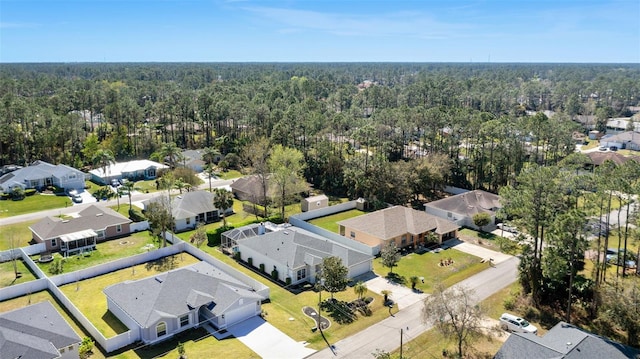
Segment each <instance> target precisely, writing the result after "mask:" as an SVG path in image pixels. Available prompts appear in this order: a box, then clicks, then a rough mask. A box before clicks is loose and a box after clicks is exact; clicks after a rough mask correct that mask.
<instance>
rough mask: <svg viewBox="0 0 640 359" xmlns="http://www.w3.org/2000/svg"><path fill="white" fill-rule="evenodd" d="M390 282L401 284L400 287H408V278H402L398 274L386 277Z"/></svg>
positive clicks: (390, 274) (388, 274)
mask: <svg viewBox="0 0 640 359" xmlns="http://www.w3.org/2000/svg"><path fill="white" fill-rule="evenodd" d="M385 278H386V279H387V280H388V281H389V282H392V283H395V284H400V285H406V284H407V278H405V277H403V276H401V275H400V274H398V273H391V272H390V273H387V276H386V277H385Z"/></svg>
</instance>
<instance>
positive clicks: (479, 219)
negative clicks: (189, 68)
mask: <svg viewBox="0 0 640 359" xmlns="http://www.w3.org/2000/svg"><path fill="white" fill-rule="evenodd" d="M489 223H491V215H490V214H489V213H487V212H479V213H476V214H474V215H473V224H475V225H476V226H478V228H480V230H481V231H483V232H484V229H483V228H482V227H484V226H486V225H488V224H489Z"/></svg>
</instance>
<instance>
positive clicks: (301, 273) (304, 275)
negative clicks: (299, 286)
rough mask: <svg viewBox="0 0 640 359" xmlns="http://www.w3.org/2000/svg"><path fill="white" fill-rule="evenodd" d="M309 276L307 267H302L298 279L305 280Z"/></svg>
mask: <svg viewBox="0 0 640 359" xmlns="http://www.w3.org/2000/svg"><path fill="white" fill-rule="evenodd" d="M306 277H307V269H306V268H302V269H299V270H298V272H297V278H298V279H297V280H303V279H305V278H306Z"/></svg>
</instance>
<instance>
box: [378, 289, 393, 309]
mask: <svg viewBox="0 0 640 359" xmlns="http://www.w3.org/2000/svg"><path fill="white" fill-rule="evenodd" d="M380 294H382V295H383V296H384V304H385V305H386V304H387V302H389V296H390V295H391V291H390V290H388V289H384V290H382V291H381V292H380Z"/></svg>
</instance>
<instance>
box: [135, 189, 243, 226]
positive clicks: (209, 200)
mask: <svg viewBox="0 0 640 359" xmlns="http://www.w3.org/2000/svg"><path fill="white" fill-rule="evenodd" d="M165 198H166V196H165ZM213 198H214V195H213V193H211V192H208V191H193V192H185V193H183V194H180V195H178V196H176V197H174V198H172V199H171V216H172V218H173V221H174V226H173V228H174V231H176V232H181V231H186V230H190V229H194V228H196V225H197V224H198V223H203V224H204V223H210V222H213V221H217V220H219V219H220V218H221V217H222V211H221V210H220V209H218V208H216V206H214V205H213ZM162 199H163V197H162V196H158V197H155V198H152V199H150V200H147V201H144V202H143V204H144V206H145V209H146V208H147V206H148V205H149V204H150V203H152V202H156V201H160V200H162ZM224 212H225V214H226V215H229V214H233V207H230V208H227V209H226V210H225V211H224Z"/></svg>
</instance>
